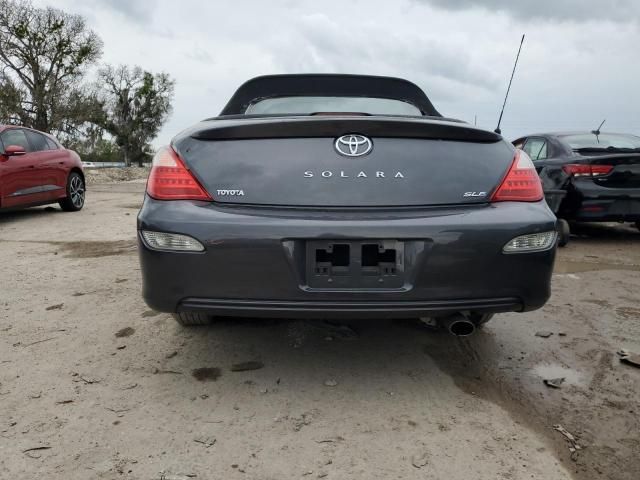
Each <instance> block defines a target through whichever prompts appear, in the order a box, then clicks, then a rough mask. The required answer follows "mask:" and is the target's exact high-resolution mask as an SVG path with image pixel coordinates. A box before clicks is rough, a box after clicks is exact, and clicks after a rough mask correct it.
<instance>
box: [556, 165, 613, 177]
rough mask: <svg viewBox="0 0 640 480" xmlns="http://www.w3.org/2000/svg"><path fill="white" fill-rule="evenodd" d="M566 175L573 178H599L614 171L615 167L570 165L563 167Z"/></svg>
mask: <svg viewBox="0 0 640 480" xmlns="http://www.w3.org/2000/svg"><path fill="white" fill-rule="evenodd" d="M562 170H564V173H566V174H567V175H569V176H573V177H598V176H600V175H606V174H608V173H609V172H611V170H613V165H588V164H579V163H570V164H569V165H564V166H563V167H562Z"/></svg>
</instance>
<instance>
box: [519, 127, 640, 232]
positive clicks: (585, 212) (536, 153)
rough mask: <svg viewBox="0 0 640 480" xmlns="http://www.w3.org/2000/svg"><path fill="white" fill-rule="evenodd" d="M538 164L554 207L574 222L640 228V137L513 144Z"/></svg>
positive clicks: (589, 136) (562, 137)
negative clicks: (603, 223)
mask: <svg viewBox="0 0 640 480" xmlns="http://www.w3.org/2000/svg"><path fill="white" fill-rule="evenodd" d="M513 144H514V145H515V146H516V147H517V148H522V149H523V150H524V151H525V152H526V153H527V154H528V155H529V157H531V159H532V160H533V163H534V165H535V166H536V170H537V171H538V174H539V175H540V178H541V180H542V186H543V189H544V191H545V194H546V196H547V200H548V201H549V204H550V206H551V207H552V209H553V210H554V211H555V213H556V214H557V216H558V218H560V219H561V222H560V227H561V229H560V230H561V239H560V242H561V244H564V243H566V241H567V240H568V236H569V224H568V222H569V221H586V222H635V224H636V226H637V227H638V228H640V137H638V136H636V135H628V134H620V133H602V132H598V131H594V132H568V133H542V134H536V135H529V136H526V137H522V138H519V139H517V140H515V141H514V142H513Z"/></svg>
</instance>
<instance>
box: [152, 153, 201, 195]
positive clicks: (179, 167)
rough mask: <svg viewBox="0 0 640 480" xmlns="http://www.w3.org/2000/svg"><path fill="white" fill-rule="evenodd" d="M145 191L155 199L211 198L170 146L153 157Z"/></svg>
mask: <svg viewBox="0 0 640 480" xmlns="http://www.w3.org/2000/svg"><path fill="white" fill-rule="evenodd" d="M147 193H148V194H149V196H150V197H153V198H155V199H156V200H207V201H211V200H212V198H211V196H210V195H209V194H208V193H207V191H206V190H205V189H204V188H203V187H202V185H200V183H198V181H197V180H196V179H195V177H194V176H193V175H192V174H191V172H190V171H189V170H188V169H187V167H186V166H185V165H184V163H183V162H182V160H180V157H179V156H178V154H177V153H176V152H175V151H174V150H173V148H171V147H162V148H161V149H160V150H158V153H156V156H155V157H153V163H152V164H151V172H150V173H149V180H147Z"/></svg>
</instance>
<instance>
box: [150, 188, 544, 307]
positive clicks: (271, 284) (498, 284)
mask: <svg viewBox="0 0 640 480" xmlns="http://www.w3.org/2000/svg"><path fill="white" fill-rule="evenodd" d="M555 221H556V220H555V217H554V216H553V214H552V213H551V212H550V211H549V209H548V208H547V206H546V204H545V203H544V202H539V203H535V204H524V203H508V202H505V203H500V204H494V205H491V206H473V207H469V206H467V207H465V208H441V209H437V210H436V209H434V210H429V209H423V210H404V211H392V210H389V211H384V210H376V211H373V210H366V211H359V212H354V211H351V212H349V211H309V210H307V211H297V210H293V209H292V210H271V209H264V208H259V209H258V208H256V209H251V208H248V207H235V208H232V207H221V206H219V205H212V204H207V203H201V202H190V201H176V202H161V201H156V200H153V199H150V198H147V199H146V200H145V203H144V205H143V208H142V210H141V211H140V214H139V217H138V228H139V229H145V230H154V231H163V232H173V233H182V234H186V235H190V236H192V237H194V238H196V239H198V240H199V241H200V242H201V243H202V244H203V245H204V246H205V249H206V250H205V251H204V252H201V253H172V252H161V251H156V250H151V249H150V248H148V246H147V245H146V244H145V243H144V241H143V240H142V239H141V238H140V236H139V238H138V242H139V254H140V263H141V270H142V279H143V296H144V299H145V301H146V302H147V304H148V305H149V306H150V307H152V308H154V309H156V310H159V311H165V312H175V311H182V310H185V311H201V312H208V313H212V314H216V315H231V316H234V315H235V316H263V317H264V316H266V317H386V318H391V317H410V316H428V315H434V314H446V313H449V312H458V311H474V312H487V313H490V312H504V311H527V310H533V309H536V308H540V307H541V306H542V305H544V303H545V302H546V300H547V299H548V297H549V295H550V281H551V273H552V270H553V262H554V257H555V248H553V249H551V250H548V251H544V252H536V253H526V254H510V255H505V254H503V253H502V247H503V246H504V245H505V244H506V243H507V242H508V241H509V240H511V239H512V238H513V237H515V236H518V235H523V234H527V233H533V232H542V231H549V230H553V229H554V228H555ZM328 239H345V240H349V239H356V240H362V239H372V240H380V239H395V240H401V241H402V242H404V264H403V268H404V270H405V272H404V283H403V284H402V285H401V286H398V285H393V286H392V288H360V289H357V288H333V289H328V288H316V287H312V286H309V283H310V282H308V281H307V278H306V276H307V274H308V271H307V269H306V268H305V267H306V266H305V258H306V251H305V249H306V248H307V245H308V242H309V241H310V240H328Z"/></svg>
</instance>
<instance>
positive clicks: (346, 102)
mask: <svg viewBox="0 0 640 480" xmlns="http://www.w3.org/2000/svg"><path fill="white" fill-rule="evenodd" d="M324 112H331V113H367V114H370V115H411V116H421V115H422V112H420V109H419V108H418V107H416V106H415V105H412V104H410V103H407V102H403V101H402V100H394V99H390V98H373V97H307V96H295V97H276V98H264V99H261V100H258V101H256V102H254V103H252V104H251V105H249V107H247V110H246V112H245V114H247V115H269V114H303V115H310V114H313V113H324Z"/></svg>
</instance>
